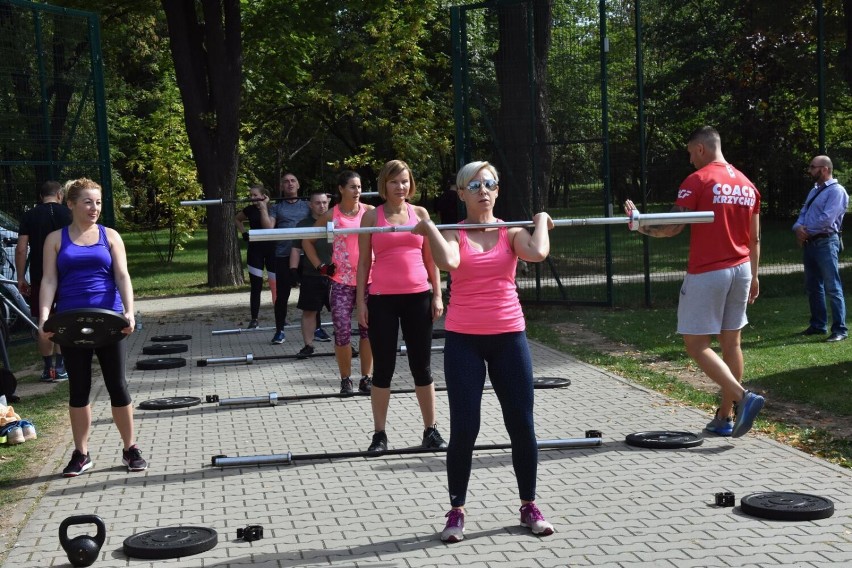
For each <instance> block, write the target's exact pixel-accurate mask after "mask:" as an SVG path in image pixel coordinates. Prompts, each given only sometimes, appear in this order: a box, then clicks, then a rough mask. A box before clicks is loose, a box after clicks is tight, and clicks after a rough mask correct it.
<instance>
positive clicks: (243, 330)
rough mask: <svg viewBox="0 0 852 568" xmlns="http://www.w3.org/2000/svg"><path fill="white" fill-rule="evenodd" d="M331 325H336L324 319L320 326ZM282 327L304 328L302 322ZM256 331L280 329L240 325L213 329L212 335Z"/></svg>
mask: <svg viewBox="0 0 852 568" xmlns="http://www.w3.org/2000/svg"><path fill="white" fill-rule="evenodd" d="M330 325H334V324H332V323H331V322H330V321H324V322H322V323H321V324H320V327H326V326H330ZM281 329H302V324H300V323H293V324H290V325H285V326H284V327H282V328H281ZM255 331H278V330H277V329H276V328H274V327H253V328H251V329H249V328H242V327H238V328H236V329H214V330H213V331H211V332H210V335H233V334H236V333H253V332H255Z"/></svg>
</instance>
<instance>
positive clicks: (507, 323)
mask: <svg viewBox="0 0 852 568" xmlns="http://www.w3.org/2000/svg"><path fill="white" fill-rule="evenodd" d="M499 231H500V234H499V236H498V237H497V244H496V245H494V247H493V248H492V249H491V250H486V251H478V250H476V249H474V248H472V247H471V246H470V242H469V241H468V240H467V231H459V256H460V262H459V267H458V268H457V269H456V270H453V271H452V272H450V277H451V279H452V283H453V287H452V293H451V294H450V305H449V306H448V307H447V319H446V322H445V324H444V326H445V328H446V329H447V330H448V331H455V332H457V333H467V334H470V335H496V334H498V333H509V332H514V331H524V329H526V323H525V322H524V313H523V311H521V302H520V301H519V300H518V290H517V288H515V268H516V266H517V262H518V256H517V255H516V254H515V253H514V251H512V247H511V245H510V244H509V236H508V235H509V230H508V229H507V228H506V227H503V228H501V229H500V230H499Z"/></svg>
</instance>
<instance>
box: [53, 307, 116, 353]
mask: <svg viewBox="0 0 852 568" xmlns="http://www.w3.org/2000/svg"><path fill="white" fill-rule="evenodd" d="M127 324H128V322H127V320H126V319H124V317H123V316H121V315H119V314H117V313H116V312H113V311H111V310H103V309H100V308H87V309H79V310H68V311H67V312H61V313H57V314H53V315H52V316H50V317H49V318H47V321H45V322H44V330H45V331H52V332H53V336H52V337H51V338H50V339H51V340H52V341H53V342H54V343H58V344H59V345H67V346H70V347H92V348H96V347H103V346H104V345H111V344H113V343H117V342H119V341H121V340H122V339H124V338H125V337H127V336H126V335H124V334H123V333H121V330H122V329H124V328H125V327H127Z"/></svg>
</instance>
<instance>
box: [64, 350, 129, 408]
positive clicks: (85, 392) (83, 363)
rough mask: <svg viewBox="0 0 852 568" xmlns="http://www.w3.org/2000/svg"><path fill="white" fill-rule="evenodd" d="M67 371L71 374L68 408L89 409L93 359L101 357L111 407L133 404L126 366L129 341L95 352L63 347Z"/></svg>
mask: <svg viewBox="0 0 852 568" xmlns="http://www.w3.org/2000/svg"><path fill="white" fill-rule="evenodd" d="M62 355H64V356H65V370H66V371H67V372H68V406H71V407H72V408H83V407H85V406H88V405H89V395H90V394H91V391H92V357H93V356H94V355H97V356H98V362H99V363H100V364H101V373H102V374H103V376H104V384H105V385H106V388H107V391H108V392H109V400H110V404H111V405H112V406H113V407H116V408H118V407H122V406H127V405H128V404H130V402H131V400H130V393H128V392H127V379H126V378H125V374H124V362H125V360H126V359H127V341H126V340H122V341H119V342H118V343H114V344H112V345H106V346H104V347H98V348H97V349H91V348H88V347H67V346H63V347H62Z"/></svg>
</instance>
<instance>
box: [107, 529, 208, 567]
mask: <svg viewBox="0 0 852 568" xmlns="http://www.w3.org/2000/svg"><path fill="white" fill-rule="evenodd" d="M218 542H219V535H218V534H216V531H215V530H213V529H210V528H207V527H164V528H160V529H154V530H150V531H145V532H141V533H137V534H134V535H131V536H129V537H127V538H126V539H124V554H126V555H127V556H130V557H131V558H144V559H146V560H162V559H165V558H182V557H184V556H192V555H193V554H200V553H202V552H206V551H208V550H210V549H211V548H213V547H215V546H216V544H218Z"/></svg>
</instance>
